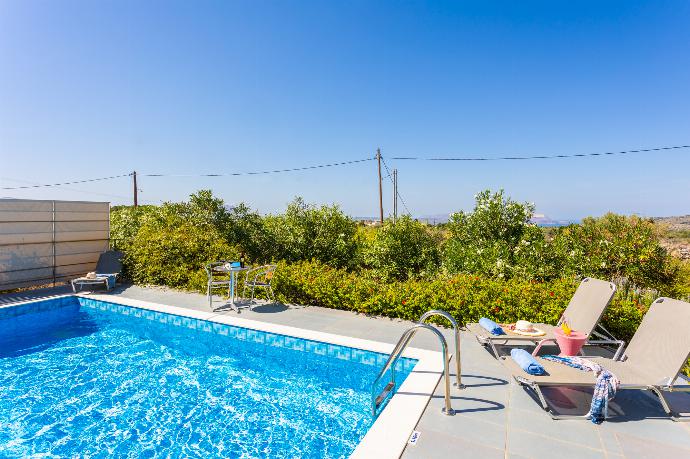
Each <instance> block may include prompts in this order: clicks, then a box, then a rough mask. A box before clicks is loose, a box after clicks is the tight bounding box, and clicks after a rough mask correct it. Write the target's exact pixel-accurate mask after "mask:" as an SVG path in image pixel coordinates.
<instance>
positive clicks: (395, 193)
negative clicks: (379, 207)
mask: <svg viewBox="0 0 690 459" xmlns="http://www.w3.org/2000/svg"><path fill="white" fill-rule="evenodd" d="M396 221H398V169H393V223H395V222H396Z"/></svg>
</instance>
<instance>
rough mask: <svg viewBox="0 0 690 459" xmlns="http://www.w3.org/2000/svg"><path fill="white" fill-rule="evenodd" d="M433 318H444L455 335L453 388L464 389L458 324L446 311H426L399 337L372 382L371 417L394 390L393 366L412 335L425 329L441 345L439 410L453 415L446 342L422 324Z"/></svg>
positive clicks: (440, 335)
mask: <svg viewBox="0 0 690 459" xmlns="http://www.w3.org/2000/svg"><path fill="white" fill-rule="evenodd" d="M433 316H441V317H444V318H446V319H447V320H448V321H449V322H450V323H451V325H452V326H453V332H454V335H455V366H456V373H457V374H456V379H457V381H456V382H455V384H454V385H455V386H456V387H458V388H459V389H464V387H465V386H464V385H463V384H462V381H461V373H460V331H459V330H458V324H457V322H456V321H455V319H453V317H452V316H451V315H450V314H448V313H447V312H446V311H441V310H438V309H435V310H433V311H428V312H425V313H424V314H423V315H422V316H421V317H420V318H419V322H417V323H416V324H415V325H413V326H411V327H410V328H408V329H407V330H405V332H404V333H403V334H402V336H401V337H400V340H399V341H398V343H397V344H396V345H395V347H394V348H393V352H391V355H390V356H389V357H388V360H386V363H385V365H384V366H383V368H382V369H381V371H380V372H379V374H378V376H377V377H376V379H375V380H374V382H373V384H372V386H371V411H372V415H373V416H376V413H377V411H378V409H379V407H380V406H381V405H382V404H383V402H384V401H385V400H386V398H387V397H388V394H390V393H391V391H393V389H395V365H396V364H397V363H398V360H399V359H400V357H401V356H402V353H403V352H404V351H405V348H407V345H408V344H410V341H412V338H413V337H414V335H415V334H416V333H417V330H419V329H422V328H423V329H426V330H429V331H430V332H432V333H433V334H434V335H436V337H437V338H438V340H439V342H440V343H441V354H442V358H443V378H444V383H445V406H444V407H443V408H442V409H441V411H442V412H443V413H444V414H446V415H448V416H452V415H454V414H455V410H453V408H452V406H451V403H450V374H449V372H448V343H447V342H446V338H444V337H443V334H441V332H440V331H438V330H437V329H436V328H434V327H432V326H431V325H427V324H426V323H424V322H425V321H427V320H428V319H429V318H431V317H433ZM388 370H390V371H391V379H390V381H389V382H388V384H386V387H384V388H383V390H382V391H381V392H380V393H379V394H378V395H377V394H376V386H377V385H378V383H379V382H380V381H381V379H382V378H383V376H384V375H385V374H386V372H387V371H388Z"/></svg>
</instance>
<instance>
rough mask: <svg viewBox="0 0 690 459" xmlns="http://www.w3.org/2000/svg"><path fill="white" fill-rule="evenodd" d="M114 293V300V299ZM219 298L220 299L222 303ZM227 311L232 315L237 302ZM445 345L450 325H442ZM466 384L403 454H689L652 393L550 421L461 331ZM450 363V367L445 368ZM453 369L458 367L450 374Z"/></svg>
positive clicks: (135, 294) (573, 410)
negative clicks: (600, 418)
mask: <svg viewBox="0 0 690 459" xmlns="http://www.w3.org/2000/svg"><path fill="white" fill-rule="evenodd" d="M64 293H70V291H69V290H68V289H66V288H55V289H47V290H35V291H30V292H24V293H21V294H8V295H1V296H0V305H2V304H7V303H13V302H16V301H26V300H30V299H35V298H40V297H44V296H51V295H56V294H64ZM112 295H113V296H114V297H117V296H122V297H125V298H129V299H134V300H141V301H150V302H154V303H161V304H170V305H174V306H177V307H184V308H190V309H195V310H199V311H209V308H208V300H207V298H206V297H205V296H203V295H199V294H194V293H186V292H179V291H174V290H169V289H163V288H142V287H138V286H123V287H118V288H117V289H116V290H115V291H114V293H112ZM114 300H115V298H114ZM220 304H221V303H217V305H218V306H219V305H220ZM222 313H223V314H228V315H237V314H238V313H237V312H235V311H234V310H225V311H223V312H222ZM239 316H240V317H241V318H243V319H251V320H258V321H264V322H270V323H274V324H279V325H287V326H292V327H299V328H303V329H309V330H314V331H319V332H326V333H333V334H338V335H346V336H352V337H355V338H362V339H367V340H373V341H380V342H384V343H391V344H393V343H395V342H397V340H398V339H399V338H400V335H401V334H402V333H403V332H404V331H405V330H406V329H407V328H408V327H409V326H411V325H412V323H411V322H407V321H402V320H394V319H387V318H380V317H367V316H364V315H361V314H356V313H352V312H348V311H338V310H332V309H326V308H320V307H314V306H297V305H290V306H283V305H269V304H262V305H259V306H256V307H254V308H253V310H251V311H250V310H242V312H241V313H240V314H239ZM442 332H443V334H444V335H445V337H446V339H447V341H448V343H449V346H451V350H452V343H453V337H452V333H451V331H450V330H447V329H446V330H442ZM411 345H412V346H414V347H416V348H420V349H428V350H434V351H437V350H439V344H438V341H437V340H436V338H435V337H434V336H433V335H432V334H431V333H424V332H423V331H422V332H420V333H418V334H417V335H416V336H415V338H414V341H413V343H412V344H411ZM462 363H463V368H462V378H463V383H464V384H465V385H466V388H465V389H464V390H459V389H457V388H455V387H453V388H452V389H451V395H452V404H453V408H454V409H455V410H456V411H457V414H456V415H455V416H446V415H444V414H442V413H441V407H442V406H443V385H442V384H439V386H438V387H437V389H436V393H435V395H434V397H433V398H432V399H431V401H430V402H429V405H428V406H427V408H426V410H425V411H424V414H423V415H422V417H421V419H420V420H419V423H418V424H417V427H416V429H415V430H416V431H418V432H419V433H420V436H419V439H418V441H417V442H416V444H414V445H408V446H407V448H406V449H405V452H404V453H403V456H402V457H403V458H442V457H454V458H549V459H550V458H552V457H554V456H557V457H558V458H559V459H569V458H630V459H633V458H686V457H690V423H687V422H686V423H678V422H673V421H672V420H671V419H670V418H669V417H668V416H667V415H666V414H665V413H664V411H663V410H662V408H661V405H660V404H659V403H658V402H657V401H656V400H655V398H654V396H653V395H651V394H648V393H642V392H639V391H621V392H620V393H619V394H618V395H617V396H616V398H615V399H614V400H613V401H612V402H611V405H610V408H609V409H610V413H611V414H612V415H614V417H612V418H611V419H610V420H609V421H606V422H604V423H603V424H601V425H599V426H595V425H593V424H592V423H590V422H589V421H583V420H567V421H555V420H552V419H551V418H550V417H549V415H548V414H547V413H545V412H544V411H543V410H542V409H541V407H540V405H539V404H538V403H537V402H536V401H535V399H534V398H533V397H532V396H531V395H530V393H529V392H528V391H527V390H526V389H523V388H522V387H520V386H518V385H517V384H516V383H515V382H513V381H511V379H510V378H509V376H508V373H507V372H506V371H505V370H504V369H503V367H502V365H501V364H500V362H498V361H497V360H496V359H494V358H493V356H492V355H491V354H490V353H489V352H488V351H486V350H485V349H483V348H482V347H481V346H480V345H479V344H478V343H477V341H476V340H475V339H474V337H473V336H471V335H470V334H468V333H466V332H463V333H462ZM451 367H452V366H451ZM452 374H453V376H454V372H452ZM550 395H551V397H552V400H553V401H555V403H556V404H557V405H558V406H559V407H561V408H562V409H563V413H568V414H583V413H585V412H587V410H588V405H589V399H590V398H589V397H591V392H590V394H587V393H582V392H579V391H575V390H567V389H566V390H561V391H558V392H554V393H551V394H550ZM669 399H670V400H671V403H672V406H673V407H674V409H676V411H680V412H684V413H687V412H690V394H681V393H675V394H671V396H670V397H669Z"/></svg>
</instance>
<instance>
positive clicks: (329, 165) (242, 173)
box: [137, 157, 376, 177]
mask: <svg viewBox="0 0 690 459" xmlns="http://www.w3.org/2000/svg"><path fill="white" fill-rule="evenodd" d="M374 159H376V158H373V157H372V158H364V159H355V160H352V161H341V162H338V163H330V164H317V165H315V166H303V167H293V168H289V169H275V170H266V171H254V172H228V173H223V174H137V175H141V176H143V177H237V176H240V175H264V174H280V173H283V172H297V171H306V170H310V169H321V168H325V167H336V166H347V165H349V164H357V163H363V162H366V161H373V160H374Z"/></svg>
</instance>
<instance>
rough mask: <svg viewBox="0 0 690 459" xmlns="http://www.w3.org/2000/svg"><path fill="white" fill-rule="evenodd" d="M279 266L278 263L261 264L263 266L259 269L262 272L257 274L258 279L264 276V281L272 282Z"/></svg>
mask: <svg viewBox="0 0 690 459" xmlns="http://www.w3.org/2000/svg"><path fill="white" fill-rule="evenodd" d="M277 267H278V265H264V266H261V268H260V269H259V271H260V272H259V273H258V275H257V279H258V278H263V280H264V282H266V283H267V284H270V283H271V280H272V279H273V274H275V271H276V268H277Z"/></svg>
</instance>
